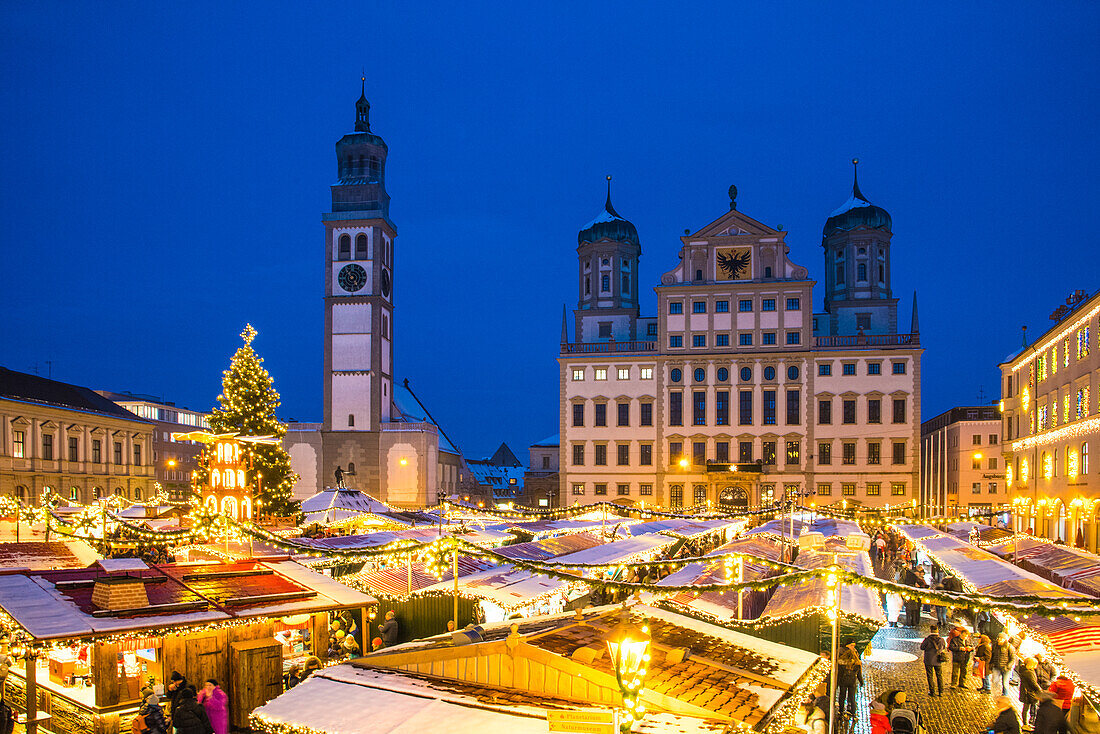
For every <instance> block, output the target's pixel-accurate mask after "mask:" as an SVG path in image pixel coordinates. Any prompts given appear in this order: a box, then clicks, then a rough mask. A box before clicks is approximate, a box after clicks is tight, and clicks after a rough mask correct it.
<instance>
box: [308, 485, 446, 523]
mask: <svg viewBox="0 0 1100 734" xmlns="http://www.w3.org/2000/svg"><path fill="white" fill-rule="evenodd" d="M302 512H303V513H305V522H306V523H307V524H309V523H315V522H316V523H321V524H322V525H330V524H332V523H336V522H340V521H342V520H351V519H354V518H357V517H365V516H367V515H374V516H376V517H378V518H379V519H381V520H383V521H386V522H392V523H394V524H396V525H403V526H406V527H409V526H415V525H429V524H431V523H435V522H438V521H439V518H438V517H436V516H435V515H430V514H428V513H425V512H415V511H408V510H402V509H399V508H396V507H392V506H391V505H388V504H386V503H385V502H383V501H382V500H379V499H376V498H374V497H371V496H370V495H369V494H367V493H366V492H360V491H359V490H357V489H348V488H346V487H325V488H324V489H323V490H321V491H320V492H318V493H317V494H315V495H313V496H312V497H309V498H307V499H304V500H302Z"/></svg>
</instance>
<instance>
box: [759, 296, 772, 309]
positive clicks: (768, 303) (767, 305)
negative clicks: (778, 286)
mask: <svg viewBox="0 0 1100 734" xmlns="http://www.w3.org/2000/svg"><path fill="white" fill-rule="evenodd" d="M760 310H761V311H774V310H775V299H774V298H765V299H763V300H762V301H760Z"/></svg>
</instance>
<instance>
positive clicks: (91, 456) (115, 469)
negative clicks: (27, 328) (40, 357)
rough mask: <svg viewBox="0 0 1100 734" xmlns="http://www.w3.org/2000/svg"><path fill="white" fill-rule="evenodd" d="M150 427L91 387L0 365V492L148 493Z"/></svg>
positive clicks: (22, 496) (36, 497)
mask: <svg viewBox="0 0 1100 734" xmlns="http://www.w3.org/2000/svg"><path fill="white" fill-rule="evenodd" d="M153 428H154V426H153V422H152V421H149V420H144V419H142V418H139V417H137V416H136V415H134V414H133V413H131V412H130V411H128V410H126V409H125V408H122V407H120V406H118V405H116V404H115V403H113V402H111V401H110V400H108V399H107V398H105V397H103V396H102V395H99V394H98V393H96V392H95V391H94V390H90V389H88V388H86V387H80V386H78V385H70V384H67V383H64V382H58V381H56V380H48V379H46V378H44V377H39V376H37V375H29V374H25V373H22V372H14V371H12V370H8V369H4V368H3V367H0V495H10V496H13V497H16V498H17V499H19V500H21V501H23V502H25V503H28V504H38V503H39V502H40V501H41V499H42V495H43V493H44V492H49V493H52V494H56V495H59V496H60V497H61V498H62V499H68V500H71V501H73V502H76V503H79V504H90V503H91V502H92V501H94V500H95V499H97V498H99V497H105V496H106V495H108V494H116V495H120V496H122V497H125V498H127V499H130V500H142V499H147V498H149V497H151V496H152V494H153V484H154V481H155V479H154V466H153Z"/></svg>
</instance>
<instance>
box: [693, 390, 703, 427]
mask: <svg viewBox="0 0 1100 734" xmlns="http://www.w3.org/2000/svg"><path fill="white" fill-rule="evenodd" d="M691 405H692V411H691V413H692V415H691V424H692V425H693V426H705V425H706V424H707V394H706V393H705V392H703V391H702V390H697V391H695V392H694V393H692V399H691Z"/></svg>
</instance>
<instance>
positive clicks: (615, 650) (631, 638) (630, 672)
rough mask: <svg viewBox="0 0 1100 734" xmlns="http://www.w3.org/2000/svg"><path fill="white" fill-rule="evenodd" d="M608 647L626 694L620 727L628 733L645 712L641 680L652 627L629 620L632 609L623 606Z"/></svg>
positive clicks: (621, 686) (647, 659) (644, 674)
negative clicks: (619, 619) (642, 702)
mask: <svg viewBox="0 0 1100 734" xmlns="http://www.w3.org/2000/svg"><path fill="white" fill-rule="evenodd" d="M607 650H608V652H609V653H610V654H611V665H612V666H613V667H614V668H615V680H616V682H618V684H619V692H620V693H622V697H623V719H622V721H621V722H620V723H619V731H620V732H623V733H624V734H626V733H627V732H629V731H630V730H631V729H632V728H633V726H634V724H635V723H636V722H638V721H641V719H642V717H643V716H644V715H645V707H644V706H642V704H641V701H640V699H641V695H642V682H643V681H644V680H645V676H646V667H647V666H648V664H649V627H647V626H645V625H642V626H641V627H638V626H636V625H634V624H632V623H631V622H630V612H628V611H627V610H626V608H625V607H624V608H623V611H622V615H621V621H620V622H619V624H617V625H616V626H615V627H614V628H613V629H612V630H611V632H610V633H609V634H608V636H607Z"/></svg>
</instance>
